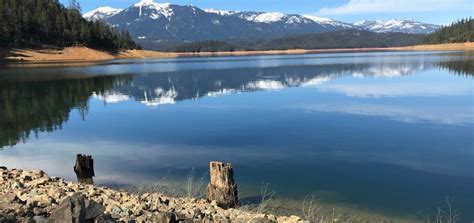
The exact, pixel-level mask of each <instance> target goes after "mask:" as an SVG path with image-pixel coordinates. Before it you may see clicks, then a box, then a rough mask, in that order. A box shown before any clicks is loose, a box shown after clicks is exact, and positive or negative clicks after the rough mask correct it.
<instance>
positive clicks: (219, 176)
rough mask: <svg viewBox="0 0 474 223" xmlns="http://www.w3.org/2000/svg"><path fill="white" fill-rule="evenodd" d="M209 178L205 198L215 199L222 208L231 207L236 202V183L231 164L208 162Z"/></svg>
mask: <svg viewBox="0 0 474 223" xmlns="http://www.w3.org/2000/svg"><path fill="white" fill-rule="evenodd" d="M209 166H210V172H209V173H210V175H211V180H210V182H209V185H208V186H207V198H208V199H209V200H211V201H216V202H217V205H219V206H220V207H222V208H233V207H235V205H236V204H237V202H238V196H237V184H235V181H234V171H233V169H232V164H230V163H227V164H224V163H222V162H211V163H210V165H209Z"/></svg>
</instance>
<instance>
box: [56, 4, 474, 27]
mask: <svg viewBox="0 0 474 223" xmlns="http://www.w3.org/2000/svg"><path fill="white" fill-rule="evenodd" d="M60 1H61V2H62V3H66V4H67V2H68V0H60ZM137 1H139V0H100V1H98V0H79V2H80V3H81V6H82V11H83V12H87V11H90V10H92V9H94V8H97V7H100V6H111V7H116V8H126V7H128V6H130V5H132V4H134V3H135V2H137ZM156 2H169V3H175V4H180V5H195V6H197V7H200V8H214V9H221V10H241V11H243V10H248V11H272V12H273V11H277V12H283V13H296V14H311V15H318V16H323V17H328V18H332V19H337V20H342V21H345V22H354V21H358V20H363V19H391V18H397V19H415V20H418V21H422V22H428V23H434V24H449V23H451V22H452V21H455V20H457V19H461V18H467V17H469V16H473V15H474V3H473V2H474V1H472V0H238V1H236V0H156Z"/></svg>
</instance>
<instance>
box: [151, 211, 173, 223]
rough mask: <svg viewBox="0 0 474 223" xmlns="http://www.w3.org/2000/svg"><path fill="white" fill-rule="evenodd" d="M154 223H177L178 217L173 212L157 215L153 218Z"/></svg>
mask: <svg viewBox="0 0 474 223" xmlns="http://www.w3.org/2000/svg"><path fill="white" fill-rule="evenodd" d="M154 222H156V223H178V216H177V214H176V213H174V212H166V213H158V215H157V216H156V217H155V219H154Z"/></svg>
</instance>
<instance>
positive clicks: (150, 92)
mask: <svg viewBox="0 0 474 223" xmlns="http://www.w3.org/2000/svg"><path fill="white" fill-rule="evenodd" d="M435 64H436V63H432V62H429V63H428V62H424V61H417V62H399V63H359V64H325V65H306V66H282V67H264V68H238V69H223V70H194V71H175V72H165V73H149V74H137V75H108V76H104V75H103V76H101V75H98V76H85V77H81V78H77V77H75V78H72V79H68V77H69V78H71V77H73V76H74V75H70V76H68V74H64V75H63V74H58V75H56V76H55V77H54V78H51V79H46V80H45V79H42V80H40V81H38V80H35V78H34V77H33V78H32V77H31V76H29V77H28V78H27V79H26V80H25V79H24V78H23V79H22V78H21V77H19V78H17V79H15V77H9V79H8V80H3V81H0V95H1V96H0V111H1V112H0V148H2V147H5V146H13V145H15V144H18V143H20V142H22V141H23V142H24V141H26V140H27V139H28V138H29V136H30V134H31V133H35V134H37V133H39V132H52V131H55V130H57V129H61V127H62V125H63V124H64V123H65V122H67V121H68V118H69V115H70V113H71V111H72V110H74V109H76V110H77V111H79V112H80V113H81V114H82V115H83V116H84V115H85V114H86V113H87V110H88V102H89V99H90V98H91V97H92V98H94V99H98V100H102V101H104V103H118V102H121V101H125V100H135V101H138V102H141V103H143V104H144V105H146V106H152V107H156V106H160V105H163V104H174V103H176V102H178V101H182V100H197V99H199V98H201V97H216V96H220V95H226V94H232V93H241V92H253V91H265V90H278V89H282V88H287V87H298V86H308V85H320V84H323V83H324V82H327V81H329V80H332V79H336V78H340V77H345V76H352V77H359V78H364V77H399V76H407V75H411V74H412V73H413V72H415V71H421V70H425V69H428V68H432V67H433V66H435ZM436 65H438V66H440V67H442V68H447V69H449V70H450V71H452V72H454V73H459V74H464V75H472V74H473V67H472V63H471V62H470V61H463V60H459V61H457V60H456V61H448V62H442V63H437V64H436ZM38 76H40V75H38ZM38 79H40V77H38Z"/></svg>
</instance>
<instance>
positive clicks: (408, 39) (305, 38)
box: [254, 30, 425, 50]
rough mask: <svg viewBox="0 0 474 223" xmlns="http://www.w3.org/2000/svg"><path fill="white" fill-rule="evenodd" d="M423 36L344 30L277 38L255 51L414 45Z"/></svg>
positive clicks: (261, 45) (256, 47)
mask: <svg viewBox="0 0 474 223" xmlns="http://www.w3.org/2000/svg"><path fill="white" fill-rule="evenodd" d="M424 37H425V35H421V34H406V33H374V32H369V31H361V30H346V31H339V32H327V33H319V34H308V35H300V36H291V37H286V38H279V39H274V40H270V41H267V42H264V43H262V44H258V45H256V46H255V47H254V49H256V50H285V49H328V48H369V47H397V46H408V45H416V44H419V43H421V42H422V40H423V38H424Z"/></svg>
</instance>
